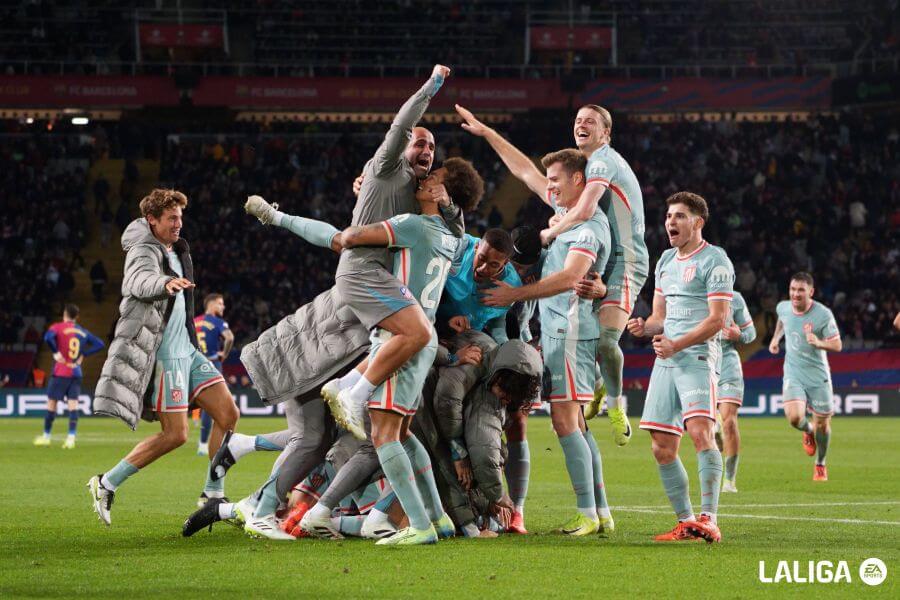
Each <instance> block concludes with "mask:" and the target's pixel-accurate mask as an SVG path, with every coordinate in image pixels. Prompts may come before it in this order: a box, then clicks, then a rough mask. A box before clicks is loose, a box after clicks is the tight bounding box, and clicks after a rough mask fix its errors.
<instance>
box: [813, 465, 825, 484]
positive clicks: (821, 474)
mask: <svg viewBox="0 0 900 600" xmlns="http://www.w3.org/2000/svg"><path fill="white" fill-rule="evenodd" d="M813 481H828V470H827V469H826V468H825V465H816V470H815V471H813Z"/></svg>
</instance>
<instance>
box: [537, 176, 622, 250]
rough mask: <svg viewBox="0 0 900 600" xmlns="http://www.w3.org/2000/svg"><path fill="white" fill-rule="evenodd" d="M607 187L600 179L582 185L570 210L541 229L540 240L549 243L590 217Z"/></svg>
mask: <svg viewBox="0 0 900 600" xmlns="http://www.w3.org/2000/svg"><path fill="white" fill-rule="evenodd" d="M607 187H608V184H606V183H603V182H601V181H591V182H588V184H587V185H585V186H584V190H582V192H581V196H579V197H578V203H577V204H575V206H573V207H572V208H571V210H568V211H566V214H564V215H563V216H562V218H561V219H560V220H559V221H557V222H556V224H555V225H552V226H550V227H548V228H547V229H544V230H543V231H541V242H543V243H544V244H549V243H550V242H552V241H553V240H555V239H556V238H557V237H558V236H559V235H560V234H562V233H565V232H567V231H568V230H570V229H572V228H573V227H575V226H576V225H578V224H580V223H584V222H585V221H587V220H588V219H590V218H591V217H592V216H593V215H594V213H595V212H596V211H597V205H598V203H599V202H600V198H601V197H602V196H603V193H604V192H606V189H607Z"/></svg>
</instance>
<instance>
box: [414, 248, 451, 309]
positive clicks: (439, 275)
mask: <svg viewBox="0 0 900 600" xmlns="http://www.w3.org/2000/svg"><path fill="white" fill-rule="evenodd" d="M449 272H450V261H449V260H447V259H445V258H432V259H431V261H430V262H429V263H428V266H427V267H425V274H426V275H431V274H432V273H435V274H436V275H435V278H434V279H432V280H431V281H429V282H428V285H426V286H425V287H424V289H422V297H421V298H419V302H420V303H421V304H422V308H428V309H432V308H436V307H437V303H438V300H440V294H438V297H437V298H431V294H432V293H433V292H434V290H435V289H436V288H438V287H440V288H441V289H443V288H444V282H445V281H446V280H447V274H448V273H449Z"/></svg>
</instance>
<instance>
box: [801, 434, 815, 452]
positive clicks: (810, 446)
mask: <svg viewBox="0 0 900 600" xmlns="http://www.w3.org/2000/svg"><path fill="white" fill-rule="evenodd" d="M803 449H804V450H805V451H806V455H807V456H812V455H813V454H815V453H816V436H814V435H813V434H811V433H804V434H803Z"/></svg>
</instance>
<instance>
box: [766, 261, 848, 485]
mask: <svg viewBox="0 0 900 600" xmlns="http://www.w3.org/2000/svg"><path fill="white" fill-rule="evenodd" d="M789 292H790V297H791V299H790V300H789V301H787V300H784V301H782V302H779V303H778V306H777V307H776V308H775V311H776V312H777V313H778V323H777V324H776V325H775V334H774V335H773V336H772V341H771V343H770V344H769V352H771V353H772V354H778V346H779V343H780V342H781V338H782V337H784V338H785V343H784V348H785V352H784V383H783V390H782V394H781V395H782V398H783V400H782V403H783V404H784V416H785V417H787V420H788V422H789V423H790V424H791V425H792V426H793V427H795V428H796V429H799V430H800V431H802V432H803V448H804V450H806V454H807V455H809V456H812V455H813V454H816V464H815V467H814V468H813V481H828V471H827V469H826V468H825V455H826V454H827V453H828V443H829V442H830V441H831V415H833V414H834V394H833V392H832V386H831V367H830V366H829V364H828V357H827V356H826V353H827V352H840V351H841V348H842V347H843V346H842V342H841V333H840V331H838V328H837V322H835V320H834V315H833V314H832V313H831V310H830V309H829V308H828V307H826V306H825V305H824V304H822V303H821V302H817V301H815V300H813V294H814V293H815V288H814V287H813V277H812V275H810V274H809V273H806V272H803V271H801V272H799V273H796V274H794V276H793V277H791V283H790V290H789ZM807 409H808V410H809V411H811V412H812V414H813V422H812V424H810V422H809V421H808V420H807V418H806V411H807Z"/></svg>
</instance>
